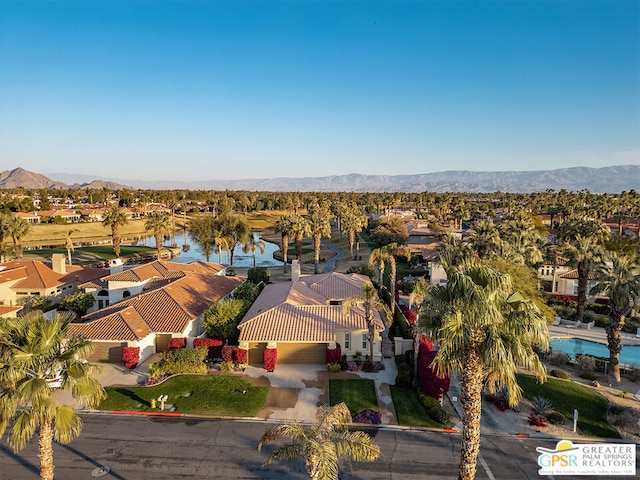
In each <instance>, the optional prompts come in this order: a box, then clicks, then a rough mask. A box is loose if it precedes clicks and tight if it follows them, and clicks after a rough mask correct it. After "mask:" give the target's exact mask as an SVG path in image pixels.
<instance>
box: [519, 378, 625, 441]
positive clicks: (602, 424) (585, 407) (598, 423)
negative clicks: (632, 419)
mask: <svg viewBox="0 0 640 480" xmlns="http://www.w3.org/2000/svg"><path fill="white" fill-rule="evenodd" d="M518 384H519V385H520V387H522V389H523V390H524V396H525V397H527V398H528V399H531V398H533V397H537V396H539V397H544V398H548V399H549V400H550V401H551V403H552V405H553V409H554V410H556V411H558V412H560V413H562V414H563V415H565V416H566V417H567V418H570V419H573V409H574V408H575V409H577V410H578V413H579V416H578V429H580V431H582V433H584V434H585V435H593V436H596V437H605V438H620V435H619V434H618V432H617V431H616V430H615V429H614V428H613V427H612V426H611V425H609V424H608V423H607V407H608V405H609V401H608V400H607V399H606V398H605V397H603V396H602V395H600V394H599V393H598V392H596V391H594V390H592V389H590V388H587V387H583V386H582V385H578V384H575V383H571V382H568V381H565V380H559V379H556V378H548V379H547V381H546V382H545V383H543V384H542V385H540V384H538V383H537V381H536V378H535V377H533V376H531V375H518Z"/></svg>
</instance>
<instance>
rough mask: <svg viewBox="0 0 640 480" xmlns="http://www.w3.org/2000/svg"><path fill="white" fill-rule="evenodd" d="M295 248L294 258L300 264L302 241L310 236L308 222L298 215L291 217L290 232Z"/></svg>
mask: <svg viewBox="0 0 640 480" xmlns="http://www.w3.org/2000/svg"><path fill="white" fill-rule="evenodd" d="M289 234H290V235H291V236H292V237H293V241H294V242H295V246H296V258H297V259H298V262H300V263H302V240H303V239H304V238H306V237H308V236H310V235H311V225H310V224H309V221H308V220H307V219H306V218H304V217H302V216H300V215H291V231H290V233H289Z"/></svg>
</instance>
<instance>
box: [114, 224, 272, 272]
mask: <svg viewBox="0 0 640 480" xmlns="http://www.w3.org/2000/svg"><path fill="white" fill-rule="evenodd" d="M254 238H256V239H258V238H259V235H258V234H254ZM124 244H125V242H123V245H124ZM127 244H129V245H147V246H150V247H155V245H156V241H155V238H154V237H152V236H150V237H140V238H139V239H137V240H136V241H134V242H130V241H129V242H128V243H127ZM163 245H164V246H165V247H166V246H169V245H171V241H170V240H169V239H168V238H165V240H164V242H163ZM185 245H186V246H187V247H186V248H185ZM264 245H265V248H264V253H260V251H259V250H256V265H257V266H258V267H277V266H281V265H282V262H280V261H278V260H276V259H274V258H273V253H274V252H276V251H277V250H279V246H278V245H276V244H275V243H270V242H266V241H265V242H264ZM176 246H177V247H178V248H180V256H179V257H176V258H174V259H173V261H174V262H180V263H190V262H195V261H197V260H200V261H203V262H205V261H206V260H207V259H206V258H205V256H204V255H203V254H202V252H201V250H200V248H199V247H198V246H197V245H196V244H195V243H192V240H191V238H190V237H189V234H188V232H186V233H180V232H176ZM185 249H186V250H187V251H185ZM209 261H210V262H216V263H217V262H220V263H223V264H225V265H228V264H229V253H228V252H222V259H221V260H220V257H219V256H218V252H217V251H214V252H213V253H212V254H211V257H209ZM233 266H234V267H241V268H242V267H244V268H251V267H253V254H252V253H251V252H249V253H244V252H243V251H242V246H241V245H236V248H235V249H234V250H233Z"/></svg>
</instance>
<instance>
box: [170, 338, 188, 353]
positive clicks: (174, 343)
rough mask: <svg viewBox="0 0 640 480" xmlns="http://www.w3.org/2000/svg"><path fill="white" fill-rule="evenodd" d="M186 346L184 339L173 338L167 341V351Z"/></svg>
mask: <svg viewBox="0 0 640 480" xmlns="http://www.w3.org/2000/svg"><path fill="white" fill-rule="evenodd" d="M186 346H187V339H186V338H179V337H173V338H171V339H169V350H178V349H180V348H185V347H186Z"/></svg>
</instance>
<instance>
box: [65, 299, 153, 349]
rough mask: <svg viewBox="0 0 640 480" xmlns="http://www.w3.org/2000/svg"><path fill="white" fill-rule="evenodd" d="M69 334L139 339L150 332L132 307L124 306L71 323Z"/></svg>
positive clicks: (116, 338)
mask: <svg viewBox="0 0 640 480" xmlns="http://www.w3.org/2000/svg"><path fill="white" fill-rule="evenodd" d="M68 331H69V335H70V336H72V337H74V336H82V337H85V338H89V339H91V340H114V341H115V340H120V341H130V340H141V339H143V338H144V337H146V336H147V335H149V334H151V333H152V331H151V328H149V325H147V324H146V323H145V321H144V320H143V319H142V317H141V316H140V314H139V313H138V312H137V311H136V310H135V308H133V307H126V308H124V309H122V310H121V311H117V312H115V313H112V314H110V315H107V316H105V317H102V318H99V319H97V320H95V321H93V322H89V323H72V324H71V325H69V330H68Z"/></svg>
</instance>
